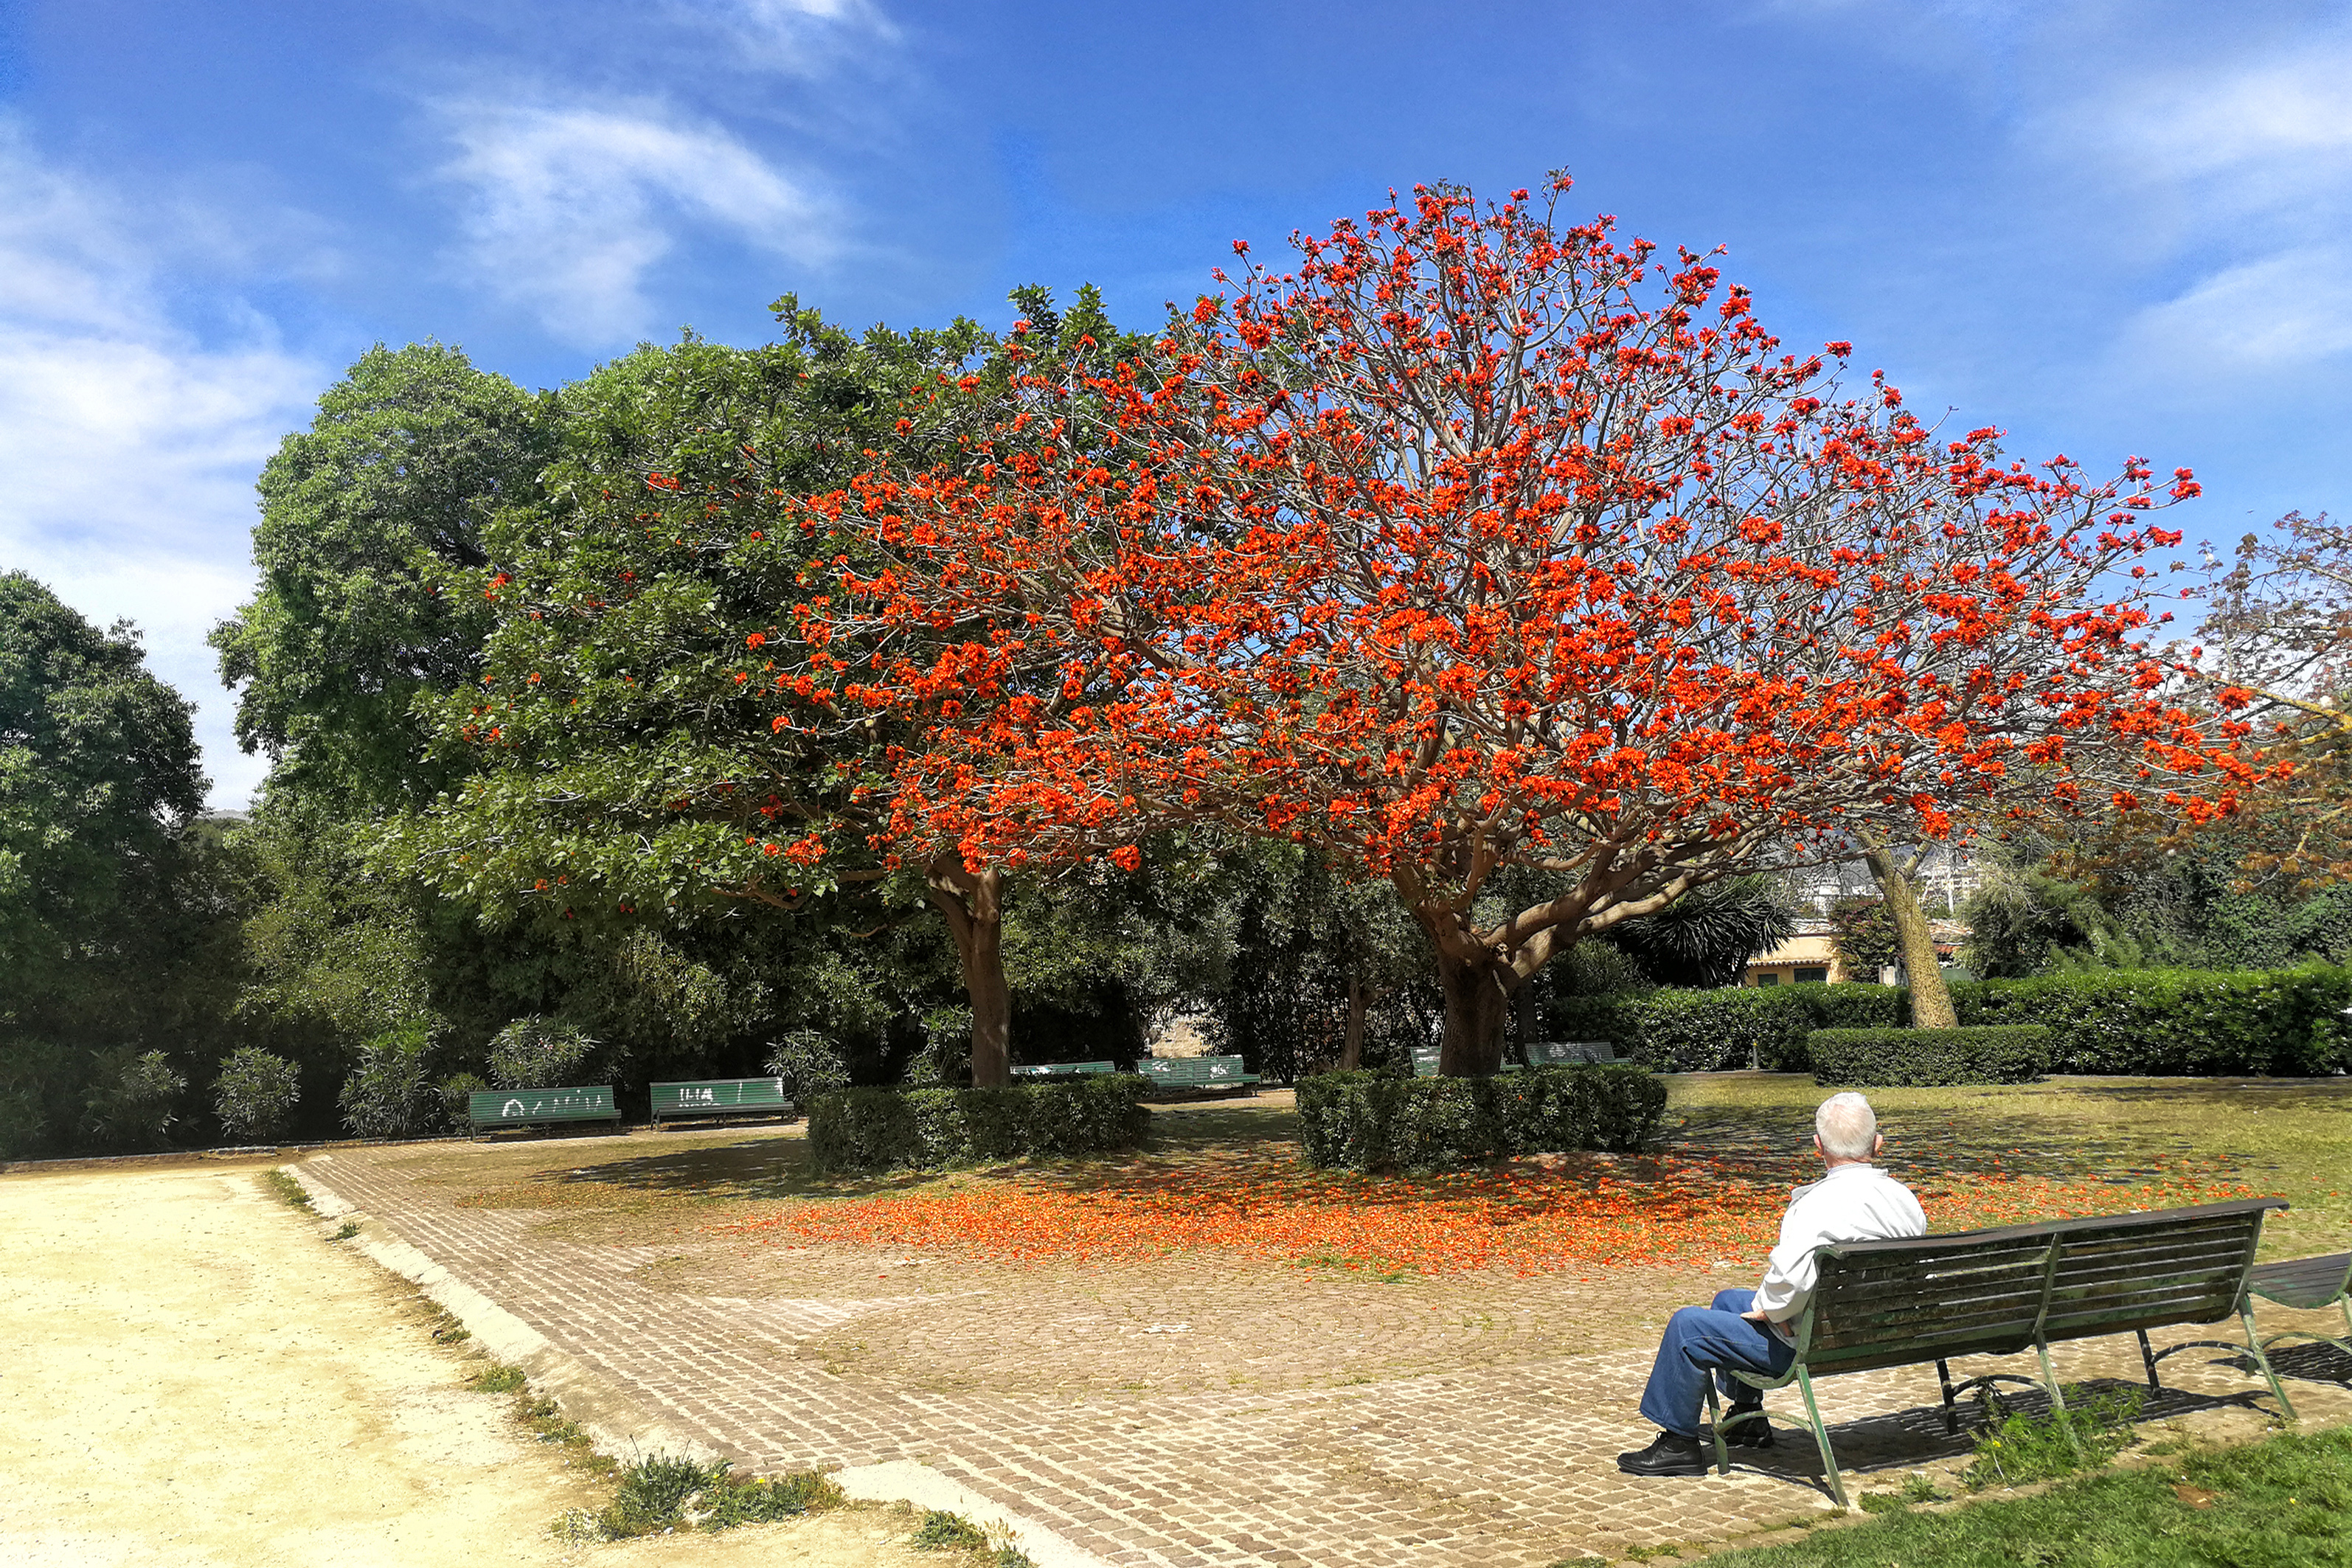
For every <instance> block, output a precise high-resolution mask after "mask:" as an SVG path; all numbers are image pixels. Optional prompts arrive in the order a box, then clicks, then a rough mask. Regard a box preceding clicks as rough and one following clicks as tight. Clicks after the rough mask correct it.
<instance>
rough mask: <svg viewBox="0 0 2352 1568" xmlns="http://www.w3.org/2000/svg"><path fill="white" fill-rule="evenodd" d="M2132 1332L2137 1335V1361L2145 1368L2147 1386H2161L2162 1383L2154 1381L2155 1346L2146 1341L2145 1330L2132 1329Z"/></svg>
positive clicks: (2153, 1387)
mask: <svg viewBox="0 0 2352 1568" xmlns="http://www.w3.org/2000/svg"><path fill="white" fill-rule="evenodd" d="M2132 1332H2134V1333H2136V1334H2137V1335H2138V1336H2139V1361H2140V1364H2141V1365H2142V1366H2144V1367H2146V1368H2147V1385H2148V1387H2149V1388H2151V1389H2158V1388H2162V1387H2163V1386H2164V1385H2163V1384H2160V1383H2158V1382H2157V1381H2156V1347H2154V1346H2153V1345H2151V1344H2149V1343H2148V1342H2147V1330H2146V1329H2134V1330H2133V1331H2132Z"/></svg>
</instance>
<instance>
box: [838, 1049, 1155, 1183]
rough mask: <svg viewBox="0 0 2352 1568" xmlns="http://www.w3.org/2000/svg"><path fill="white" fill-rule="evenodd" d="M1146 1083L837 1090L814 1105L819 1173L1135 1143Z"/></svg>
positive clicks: (1111, 1078)
mask: <svg viewBox="0 0 2352 1568" xmlns="http://www.w3.org/2000/svg"><path fill="white" fill-rule="evenodd" d="M1148 1087H1149V1086H1148V1085H1146V1084H1145V1083H1144V1081H1143V1080H1142V1079H1139V1078H1137V1077H1134V1076H1132V1075H1130V1074H1125V1073H1119V1074H1111V1075H1105V1076H1102V1077H1096V1078H1087V1079H1078V1080H1077V1081H1076V1082H1072V1083H1043V1084H1026V1085H1022V1086H1019V1087H1016V1088H1012V1089H833V1090H831V1091H829V1092H827V1093H824V1094H820V1095H818V1096H817V1097H816V1098H815V1099H814V1100H811V1101H810V1103H809V1129H808V1136H809V1152H810V1154H811V1156H812V1157H813V1158H814V1161H815V1163H816V1166H817V1169H819V1170H821V1171H883V1170H889V1169H891V1168H893V1167H895V1166H912V1167H914V1168H917V1169H923V1170H930V1169H937V1168H939V1167H940V1166H943V1165H961V1164H969V1163H973V1162H975V1161H982V1160H1011V1159H1018V1158H1020V1157H1021V1156H1023V1155H1038V1156H1057V1155H1073V1154H1098V1153H1105V1152H1109V1151H1112V1150H1118V1149H1132V1148H1134V1147H1135V1146H1136V1145H1137V1144H1138V1143H1139V1142H1142V1141H1143V1137H1144V1134H1145V1133H1146V1132H1147V1131H1150V1125H1151V1113H1150V1111H1149V1110H1145V1109H1144V1107H1143V1102H1142V1101H1143V1095H1144V1092H1145V1090H1146V1089H1147V1088H1148Z"/></svg>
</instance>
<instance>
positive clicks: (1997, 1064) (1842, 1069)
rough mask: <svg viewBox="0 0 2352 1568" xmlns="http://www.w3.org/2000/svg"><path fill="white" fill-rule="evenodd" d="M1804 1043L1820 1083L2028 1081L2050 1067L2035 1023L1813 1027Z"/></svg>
mask: <svg viewBox="0 0 2352 1568" xmlns="http://www.w3.org/2000/svg"><path fill="white" fill-rule="evenodd" d="M1806 1048H1807V1050H1808V1052H1809V1053H1810V1055H1811V1058H1812V1064H1813V1081H1814V1082H1815V1083H1820V1084H1841V1085H1843V1084H1852V1085H1873V1084H1875V1085H1899V1086H1902V1087H1906V1088H1911V1089H1926V1088H1930V1087H1933V1086H1934V1085H1937V1084H1950V1083H2031V1082H2032V1080H2033V1079H2037V1078H2040V1077H2041V1076H2042V1074H2043V1073H2045V1072H2048V1071H2049V1070H2050V1031H2049V1030H2048V1029H2045V1028H2043V1027H2042V1026H2040V1025H2037V1024H2011V1025H2007V1026H1999V1025H1996V1026H1989V1027H1979V1028H1958V1029H1816V1030H1814V1031H1813V1033H1812V1036H1811V1038H1810V1039H1808V1040H1807V1042H1806Z"/></svg>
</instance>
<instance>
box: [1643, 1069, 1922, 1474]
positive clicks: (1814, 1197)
mask: <svg viewBox="0 0 2352 1568" xmlns="http://www.w3.org/2000/svg"><path fill="white" fill-rule="evenodd" d="M1885 1146H1886V1140H1885V1138H1883V1137H1881V1136H1879V1132H1878V1117H1877V1115H1876V1114H1875V1113H1874V1111H1872V1110H1871V1109H1870V1101H1868V1100H1864V1099H1863V1097H1862V1096H1860V1095H1858V1094H1837V1095H1832V1096H1831V1097H1830V1098H1829V1099H1828V1100H1823V1101H1822V1108H1821V1110H1818V1111H1816V1112H1815V1113H1814V1115H1813V1147H1814V1148H1815V1149H1817V1150H1819V1151H1820V1152H1821V1156H1822V1163H1823V1164H1825V1165H1826V1166H1827V1167H1828V1169H1829V1173H1828V1174H1827V1175H1825V1176H1824V1177H1822V1179H1821V1180H1820V1181H1818V1182H1815V1183H1814V1184H1812V1185H1811V1186H1808V1187H1799V1188H1798V1189H1797V1190H1796V1191H1795V1192H1794V1193H1793V1194H1790V1200H1789V1212H1788V1213H1787V1214H1785V1215H1781V1216H1780V1245H1779V1246H1777V1247H1773V1248H1772V1257H1771V1260H1770V1261H1769V1263H1767V1264H1766V1266H1765V1268H1764V1282H1763V1283H1762V1284H1761V1285H1759V1286H1758V1287H1757V1288H1756V1289H1753V1290H1725V1291H1721V1292H1719V1293H1718V1294H1717V1296H1716V1298H1715V1304H1714V1305H1713V1306H1711V1307H1685V1308H1683V1309H1682V1310H1679V1311H1677V1312H1675V1315H1674V1317H1673V1319H1672V1320H1670V1321H1668V1322H1667V1324H1666V1336H1665V1340H1664V1342H1663V1343H1661V1344H1660V1345H1659V1346H1658V1359H1657V1361H1656V1363H1654V1365H1652V1367H1651V1368H1650V1385H1649V1387H1648V1388H1647V1389H1645V1390H1643V1394H1642V1414H1643V1415H1646V1416H1648V1417H1649V1418H1650V1419H1651V1420H1652V1421H1654V1422H1656V1423H1657V1425H1658V1436H1657V1441H1655V1442H1654V1443H1652V1444H1651V1445H1650V1446H1649V1447H1646V1448H1637V1449H1635V1450H1634V1451H1633V1452H1632V1453H1630V1454H1620V1455H1618V1456H1617V1468H1619V1469H1621V1470H1622V1471H1624V1472H1625V1473H1626V1474H1627V1475H1631V1476H1700V1475H1705V1474H1706V1468H1707V1465H1706V1451H1705V1450H1704V1449H1703V1448H1702V1447H1700V1445H1699V1437H1698V1429H1699V1409H1700V1406H1701V1405H1702V1404H1703V1403H1704V1402H1705V1400H1706V1380H1707V1378H1708V1377H1710V1376H1715V1377H1717V1378H1720V1380H1721V1383H1722V1387H1723V1392H1724V1393H1725V1394H1727V1396H1728V1397H1729V1398H1730V1400H1731V1414H1732V1415H1742V1414H1745V1413H1748V1412H1750V1411H1755V1410H1759V1409H1761V1408H1762V1407H1763V1404H1764V1396H1763V1394H1760V1393H1759V1392H1758V1391H1757V1390H1756V1389H1754V1388H1753V1387H1750V1386H1749V1385H1748V1384H1743V1383H1738V1382H1737V1381H1735V1380H1734V1379H1732V1378H1731V1377H1729V1376H1727V1375H1725V1374H1726V1373H1729V1372H1735V1371H1736V1372H1753V1373H1764V1374H1766V1375H1768V1376H1771V1377H1780V1376H1781V1375H1783V1374H1784V1373H1787V1372H1788V1370H1789V1365H1790V1363H1791V1362H1793V1361H1795V1360H1796V1357H1797V1351H1796V1342H1795V1339H1794V1336H1793V1331H1791V1330H1790V1328H1789V1327H1788V1324H1789V1323H1790V1321H1791V1320H1793V1319H1794V1318H1795V1317H1796V1316H1797V1315H1798V1314H1799V1313H1800V1312H1802V1311H1803V1310H1805V1303H1806V1302H1807V1301H1808V1300H1811V1297H1812V1294H1813V1280H1814V1278H1815V1269H1814V1266H1813V1248H1815V1247H1821V1246H1823V1245H1825V1244H1829V1243H1834V1242H1843V1241H1884V1240H1888V1239H1890V1238H1893V1237H1906V1236H1925V1235H1927V1215H1925V1214H1923V1213H1921V1212H1920V1208H1919V1200H1918V1199H1916V1198H1915V1197H1913V1196H1912V1195H1911V1189H1910V1188H1908V1187H1906V1186H1905V1185H1904V1184H1902V1183H1900V1182H1898V1181H1896V1180H1895V1178H1894V1177H1892V1176H1890V1175H1888V1174H1887V1173H1885V1172H1884V1171H1882V1170H1880V1169H1879V1168H1878V1167H1877V1166H1876V1165H1874V1164H1872V1163H1871V1162H1872V1161H1873V1160H1875V1159H1876V1158H1877V1157H1878V1152H1879V1151H1880V1150H1881V1149H1883V1148H1885ZM1723 1440H1724V1441H1725V1442H1727V1443H1732V1444H1737V1445H1738V1446H1740V1447H1757V1448H1762V1447H1770V1446H1771V1443H1772V1428H1771V1427H1770V1426H1768V1425H1766V1424H1765V1423H1764V1422H1763V1421H1762V1420H1761V1419H1759V1420H1754V1421H1742V1422H1738V1423H1736V1424H1735V1423H1733V1422H1731V1421H1729V1420H1728V1419H1727V1420H1726V1421H1725V1423H1724V1432H1723Z"/></svg>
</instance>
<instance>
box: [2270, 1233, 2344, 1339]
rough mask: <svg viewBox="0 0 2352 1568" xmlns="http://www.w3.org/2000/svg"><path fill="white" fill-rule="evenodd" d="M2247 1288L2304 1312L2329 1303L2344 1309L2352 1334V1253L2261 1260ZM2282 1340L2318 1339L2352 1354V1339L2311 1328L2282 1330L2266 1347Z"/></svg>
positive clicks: (2272, 1336) (2273, 1336)
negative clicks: (2276, 1261) (2282, 1259)
mask: <svg viewBox="0 0 2352 1568" xmlns="http://www.w3.org/2000/svg"><path fill="white" fill-rule="evenodd" d="M2246 1288H2247V1289H2250V1290H2252V1292H2253V1293H2254V1294H2255V1295H2257V1296H2260V1297H2261V1298H2262V1299H2263V1300H2265V1301H2276V1302H2277V1303H2278V1304H2279V1305H2280V1306H2282V1307H2294V1308H2298V1309H2300V1310H2304V1311H2317V1310H2319V1309H2320V1308H2322V1307H2329V1306H2333V1307H2338V1308H2341V1309H2342V1310H2343V1312H2344V1327H2345V1330H2346V1331H2347V1336H2352V1252H2336V1253H2330V1254H2329V1255H2328V1256H2327V1257H2326V1258H2289V1259H2286V1260H2285V1261H2284V1262H2279V1263H2258V1264H2256V1265H2254V1271H2253V1273H2252V1275H2250V1276H2248V1277H2247V1280H2246ZM2283 1340H2315V1341H2317V1342H2320V1343H2321V1344H2328V1345H2334V1346H2335V1347H2336V1349H2337V1350H2339V1351H2341V1352H2344V1353H2345V1354H2346V1355H2352V1342H2348V1341H2347V1340H2339V1339H2337V1338H2336V1336H2335V1335H2333V1334H2323V1333H2320V1332H2318V1331H2315V1330H2311V1329H2283V1330H2281V1331H2279V1332H2277V1333H2275V1334H2273V1335H2271V1336H2270V1337H2269V1338H2268V1339H2266V1340H2264V1341H2263V1350H2264V1351H2268V1350H2269V1349H2270V1348H2271V1347H2272V1346H2273V1345H2274V1344H2277V1343H2279V1342H2281V1341H2283Z"/></svg>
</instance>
